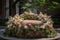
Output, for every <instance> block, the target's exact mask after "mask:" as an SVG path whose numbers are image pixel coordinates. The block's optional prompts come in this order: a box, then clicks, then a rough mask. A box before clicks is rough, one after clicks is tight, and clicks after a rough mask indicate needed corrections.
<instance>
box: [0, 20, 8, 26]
mask: <svg viewBox="0 0 60 40" xmlns="http://www.w3.org/2000/svg"><path fill="white" fill-rule="evenodd" d="M7 21H8V19H0V26H6V22H7Z"/></svg>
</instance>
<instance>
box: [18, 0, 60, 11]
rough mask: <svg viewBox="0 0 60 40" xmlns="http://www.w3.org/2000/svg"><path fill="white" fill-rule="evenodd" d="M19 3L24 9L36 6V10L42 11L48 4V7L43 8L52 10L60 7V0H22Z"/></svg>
mask: <svg viewBox="0 0 60 40" xmlns="http://www.w3.org/2000/svg"><path fill="white" fill-rule="evenodd" d="M19 3H20V6H21V9H23V10H26V9H30V8H34V9H36V10H39V11H41V10H42V9H43V8H44V7H45V6H47V8H46V9H43V10H45V11H52V10H54V9H55V8H59V7H60V3H59V2H56V1H50V0H31V2H29V1H28V0H25V1H22V0H20V2H19Z"/></svg>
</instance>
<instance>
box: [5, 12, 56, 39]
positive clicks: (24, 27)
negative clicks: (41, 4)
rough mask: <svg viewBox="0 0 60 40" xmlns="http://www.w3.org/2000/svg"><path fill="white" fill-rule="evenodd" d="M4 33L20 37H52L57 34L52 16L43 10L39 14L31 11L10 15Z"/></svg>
mask: <svg viewBox="0 0 60 40" xmlns="http://www.w3.org/2000/svg"><path fill="white" fill-rule="evenodd" d="M4 35H6V36H12V37H19V38H44V37H47V38H48V37H50V38H51V37H55V36H56V32H55V30H54V28H53V22H52V20H51V16H48V15H47V14H43V13H42V12H40V14H39V15H38V14H34V13H32V12H31V11H30V12H24V13H23V14H21V15H18V14H16V15H15V16H14V17H10V18H9V21H8V22H7V28H6V30H5V32H4Z"/></svg>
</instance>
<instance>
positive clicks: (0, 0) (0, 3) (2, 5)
mask: <svg viewBox="0 0 60 40" xmlns="http://www.w3.org/2000/svg"><path fill="white" fill-rule="evenodd" d="M5 16H6V0H0V18H5Z"/></svg>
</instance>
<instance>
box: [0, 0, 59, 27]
mask: <svg viewBox="0 0 60 40" xmlns="http://www.w3.org/2000/svg"><path fill="white" fill-rule="evenodd" d="M26 10H31V11H32V12H34V13H37V14H39V12H43V13H46V14H48V15H51V18H52V20H53V22H54V27H55V28H60V0H24V1H23V0H0V26H6V22H7V21H8V17H9V16H14V15H15V14H16V13H17V14H21V13H23V12H24V11H26Z"/></svg>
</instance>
